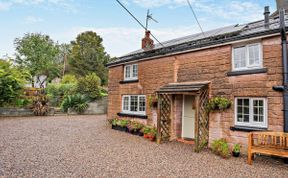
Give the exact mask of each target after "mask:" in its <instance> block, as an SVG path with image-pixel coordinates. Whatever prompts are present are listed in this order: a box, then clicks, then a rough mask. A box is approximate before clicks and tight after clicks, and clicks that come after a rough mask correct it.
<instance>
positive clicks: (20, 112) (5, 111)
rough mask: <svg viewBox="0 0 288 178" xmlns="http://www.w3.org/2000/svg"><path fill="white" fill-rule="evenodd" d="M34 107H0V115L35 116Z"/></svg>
mask: <svg viewBox="0 0 288 178" xmlns="http://www.w3.org/2000/svg"><path fill="white" fill-rule="evenodd" d="M33 115H34V114H33V111H32V109H21V108H0V116H12V117H13V116H33Z"/></svg>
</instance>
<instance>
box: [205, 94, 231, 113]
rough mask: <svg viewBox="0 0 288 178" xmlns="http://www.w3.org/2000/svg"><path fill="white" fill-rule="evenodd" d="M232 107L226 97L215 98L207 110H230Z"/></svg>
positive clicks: (209, 103) (210, 101) (211, 100)
mask: <svg viewBox="0 0 288 178" xmlns="http://www.w3.org/2000/svg"><path fill="white" fill-rule="evenodd" d="M231 105H232V102H231V101H230V100H229V99H227V98H225V97H219V96H217V97H214V98H211V99H210V100H209V102H208V104H207V110H208V111H217V110H220V111H222V110H225V109H229V108H230V106H231Z"/></svg>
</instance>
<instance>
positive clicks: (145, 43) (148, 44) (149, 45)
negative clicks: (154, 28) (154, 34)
mask: <svg viewBox="0 0 288 178" xmlns="http://www.w3.org/2000/svg"><path fill="white" fill-rule="evenodd" d="M150 34H151V32H150V31H149V30H146V31H145V37H144V38H143V39H142V49H144V50H149V49H153V48H154V41H153V40H152V39H151V38H150Z"/></svg>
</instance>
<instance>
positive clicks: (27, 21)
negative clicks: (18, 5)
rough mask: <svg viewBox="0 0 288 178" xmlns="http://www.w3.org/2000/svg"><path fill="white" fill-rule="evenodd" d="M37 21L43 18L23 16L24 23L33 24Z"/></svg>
mask: <svg viewBox="0 0 288 178" xmlns="http://www.w3.org/2000/svg"><path fill="white" fill-rule="evenodd" d="M39 22H43V19H42V18H40V17H35V16H28V17H26V18H25V21H24V23H25V24H35V23H39Z"/></svg>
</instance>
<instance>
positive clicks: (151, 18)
mask: <svg viewBox="0 0 288 178" xmlns="http://www.w3.org/2000/svg"><path fill="white" fill-rule="evenodd" d="M149 20H152V21H154V22H155V23H159V22H158V21H157V20H155V19H154V18H153V17H152V14H150V10H149V9H148V10H147V16H146V26H145V27H146V31H147V30H148V25H149Z"/></svg>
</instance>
